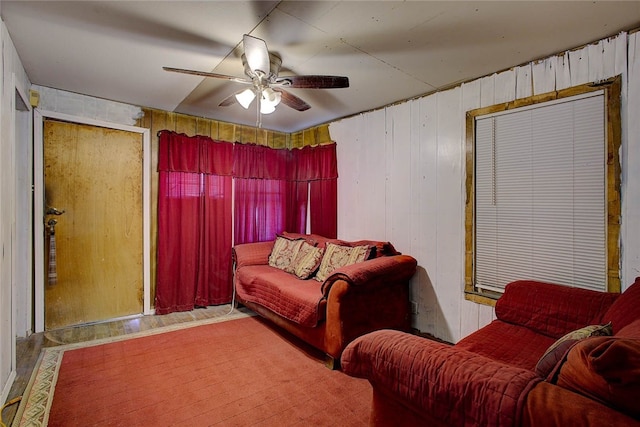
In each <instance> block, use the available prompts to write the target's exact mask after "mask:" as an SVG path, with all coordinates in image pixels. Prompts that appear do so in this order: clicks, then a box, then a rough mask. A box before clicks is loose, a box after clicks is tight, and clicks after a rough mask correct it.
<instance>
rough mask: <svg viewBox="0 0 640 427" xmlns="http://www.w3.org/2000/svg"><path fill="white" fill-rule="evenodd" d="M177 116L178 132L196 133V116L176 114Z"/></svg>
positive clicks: (193, 134) (188, 134)
mask: <svg viewBox="0 0 640 427" xmlns="http://www.w3.org/2000/svg"><path fill="white" fill-rule="evenodd" d="M175 116H176V128H175V131H176V132H178V133H184V134H185V135H187V136H195V135H196V118H195V117H193V116H187V115H185V114H175Z"/></svg>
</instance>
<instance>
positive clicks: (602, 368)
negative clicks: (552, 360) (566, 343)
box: [557, 336, 640, 419]
mask: <svg viewBox="0 0 640 427" xmlns="http://www.w3.org/2000/svg"><path fill="white" fill-rule="evenodd" d="M566 359H567V361H566V362H565V363H564V364H563V365H562V368H561V369H560V373H559V375H558V381H557V384H558V386H560V387H564V388H566V389H568V390H571V391H574V392H576V393H579V394H582V395H584V396H587V397H589V398H591V399H595V400H597V401H599V402H602V403H604V404H605V405H607V406H611V407H613V408H615V409H618V410H619V411H621V412H623V413H625V414H627V415H631V416H632V417H634V418H636V419H640V405H638V402H639V401H640V340H638V339H633V338H620V337H618V336H614V337H593V338H589V339H586V340H582V341H580V342H578V343H576V345H575V346H574V347H573V348H572V349H571V350H569V353H567V357H566Z"/></svg>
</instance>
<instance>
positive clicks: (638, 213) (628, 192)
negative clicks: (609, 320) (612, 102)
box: [621, 32, 640, 290]
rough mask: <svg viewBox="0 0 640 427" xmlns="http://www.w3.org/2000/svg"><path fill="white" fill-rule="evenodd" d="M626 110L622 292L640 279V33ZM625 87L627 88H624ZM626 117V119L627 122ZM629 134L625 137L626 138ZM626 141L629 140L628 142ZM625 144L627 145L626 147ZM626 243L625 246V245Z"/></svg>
mask: <svg viewBox="0 0 640 427" xmlns="http://www.w3.org/2000/svg"><path fill="white" fill-rule="evenodd" d="M626 77H627V82H628V84H627V96H626V99H627V108H626V114H624V112H623V123H626V129H625V128H623V130H622V132H623V146H622V159H621V161H622V171H623V175H622V203H623V205H622V228H621V233H622V234H621V238H622V244H623V249H624V250H623V251H622V267H623V268H622V283H621V285H622V289H623V290H624V289H626V288H627V287H628V286H629V285H631V284H632V283H633V281H634V280H635V278H636V277H638V276H640V245H639V244H638V236H640V168H638V167H637V165H640V120H638V117H640V32H635V33H633V34H630V35H629V45H628V72H627V75H626ZM623 88H624V85H623ZM625 118H626V120H625ZM625 134H626V138H625ZM625 139H626V141H625ZM625 142H626V144H625ZM625 243H626V245H625Z"/></svg>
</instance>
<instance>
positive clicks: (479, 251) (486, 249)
mask: <svg viewBox="0 0 640 427" xmlns="http://www.w3.org/2000/svg"><path fill="white" fill-rule="evenodd" d="M619 96H620V84H619V79H618V80H612V81H610V82H607V83H606V84H601V85H597V86H596V85H584V86H580V87H576V88H571V89H567V90H565V91H559V92H557V93H552V94H546V95H543V96H538V97H534V98H530V99H527V100H518V101H517V104H516V103H507V104H503V105H498V106H492V107H488V108H484V109H479V110H474V111H471V112H469V113H468V115H467V147H468V150H467V171H468V172H467V174H468V175H467V195H468V197H467V209H466V250H467V257H466V262H467V265H466V291H467V293H468V295H470V299H475V300H480V301H482V300H483V298H485V297H486V298H489V299H491V298H496V297H498V296H499V295H500V293H501V292H502V291H503V290H504V286H506V284H508V283H509V282H512V281H514V280H519V279H528V280H539V281H544V282H551V283H558V284H562V285H567V286H576V287H581V288H586V289H594V290H600V291H605V290H612V291H613V290H619V289H620V279H619V267H618V264H619V247H618V234H619V212H620V197H619V194H620V191H619V175H620V168H619V161H618V149H619V147H620V131H619V129H620V113H619Z"/></svg>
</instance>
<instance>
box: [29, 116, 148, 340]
mask: <svg viewBox="0 0 640 427" xmlns="http://www.w3.org/2000/svg"><path fill="white" fill-rule="evenodd" d="M33 112H34V114H33V142H34V149H33V162H34V167H33V174H34V201H33V212H34V215H33V229H34V233H33V235H34V239H33V240H34V252H35V254H34V270H35V271H34V281H35V292H34V300H35V301H34V305H35V309H34V312H35V325H34V327H35V332H43V331H44V287H45V268H44V267H45V266H44V261H45V242H44V220H43V218H44V209H45V206H44V134H43V126H44V120H45V119H48V118H49V119H57V120H64V121H67V122H72V123H77V124H81V125H89V126H96V127H102V128H108V129H117V130H123V131H127V132H133V133H138V134H141V135H142V269H143V271H142V282H143V290H144V297H143V306H142V307H143V311H142V313H143V314H145V315H147V314H153V311H152V310H151V135H150V130H149V129H146V128H141V127H137V126H129V125H122V124H118V123H112V122H106V121H102V120H95V119H90V118H86V117H79V116H72V115H69V114H64V113H58V112H54V111H47V110H40V109H37V108H36V109H34V111H33Z"/></svg>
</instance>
